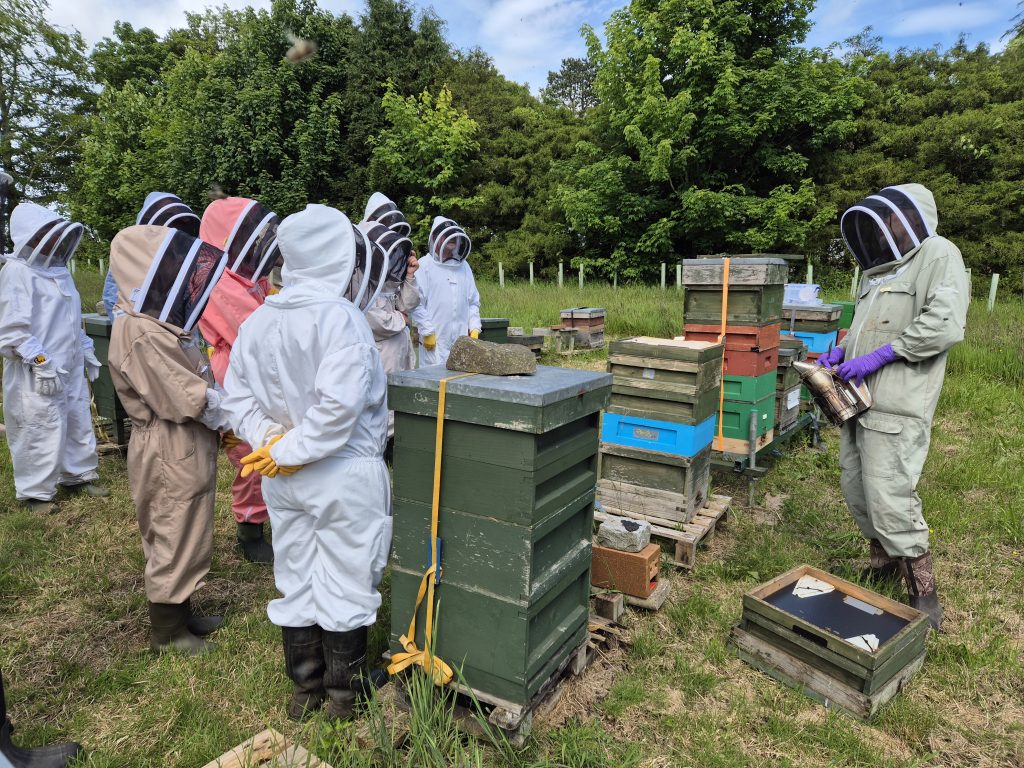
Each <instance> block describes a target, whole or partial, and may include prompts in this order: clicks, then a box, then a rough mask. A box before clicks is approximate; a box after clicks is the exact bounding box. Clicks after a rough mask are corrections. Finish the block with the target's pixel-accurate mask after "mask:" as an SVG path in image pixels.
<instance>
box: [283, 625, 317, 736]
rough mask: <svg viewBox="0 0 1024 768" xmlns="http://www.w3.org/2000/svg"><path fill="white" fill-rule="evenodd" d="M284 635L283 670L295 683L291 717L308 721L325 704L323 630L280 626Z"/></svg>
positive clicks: (314, 626)
mask: <svg viewBox="0 0 1024 768" xmlns="http://www.w3.org/2000/svg"><path fill="white" fill-rule="evenodd" d="M281 636H282V637H283V638H284V671H285V674H287V675H288V678H289V679H290V680H291V681H292V682H293V683H295V690H294V692H293V693H292V700H291V701H290V702H289V703H288V717H289V719H291V720H305V719H306V718H307V717H308V716H309V715H311V714H313V713H314V712H315V711H316V710H318V709H320V707H322V706H323V703H324V701H325V700H326V698H327V693H326V691H325V690H324V638H323V630H322V629H320V627H319V626H317V625H316V624H314V625H313V626H311V627H281Z"/></svg>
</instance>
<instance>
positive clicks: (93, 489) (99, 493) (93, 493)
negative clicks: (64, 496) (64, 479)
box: [61, 480, 110, 499]
mask: <svg viewBox="0 0 1024 768" xmlns="http://www.w3.org/2000/svg"><path fill="white" fill-rule="evenodd" d="M61 487H62V488H63V489H64V490H65V491H67V492H68V493H69V494H71V495H72V496H77V495H78V494H80V493H84V494H85V495H86V496H89V497H91V498H94V499H105V498H107V496H109V495H110V489H109V488H106V487H104V486H102V485H97V484H96V483H94V482H92V481H91V480H90V481H88V482H85V483H78V484H77V485H64V486H61Z"/></svg>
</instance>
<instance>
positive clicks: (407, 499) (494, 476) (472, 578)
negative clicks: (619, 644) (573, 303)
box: [388, 366, 611, 706]
mask: <svg viewBox="0 0 1024 768" xmlns="http://www.w3.org/2000/svg"><path fill="white" fill-rule="evenodd" d="M450 376H452V373H451V372H450V371H447V370H445V368H444V367H443V366H431V367H428V368H419V369H417V370H414V371H403V372H401V373H395V374H392V375H391V376H390V377H389V379H388V382H389V387H388V405H390V406H391V407H392V408H394V410H395V473H394V518H393V520H394V542H393V545H392V566H393V567H392V575H391V610H392V614H391V646H392V650H393V651H399V650H401V648H402V646H401V643H400V640H399V637H400V636H401V635H402V634H404V633H405V632H406V627H408V625H409V620H410V618H411V617H412V612H413V608H414V606H415V605H416V600H417V592H418V589H419V587H420V581H421V578H422V577H423V574H424V573H425V572H426V571H427V570H428V568H429V566H430V550H431V546H430V528H431V500H432V493H433V488H434V452H435V436H436V427H437V403H438V391H439V383H440V380H441V379H442V378H447V377H450ZM610 390H611V377H610V376H609V375H608V374H607V373H599V372H593V371H579V370H574V369H570V368H549V367H547V366H538V368H537V373H536V374H535V375H533V376H509V377H499V376H466V377H462V378H457V379H455V380H453V381H450V382H448V383H447V398H446V402H445V423H444V444H443V448H442V459H443V460H442V464H441V476H440V486H441V487H440V515H439V531H440V537H441V539H442V540H443V544H442V546H441V547H440V550H441V553H440V559H441V566H442V568H443V576H442V578H441V582H440V585H439V586H438V587H437V589H438V599H439V605H440V607H439V613H438V618H437V623H436V625H435V630H436V632H437V641H436V644H435V645H434V650H435V651H436V653H437V654H438V655H439V656H440V657H441V658H442V659H445V660H446V661H448V662H449V663H450V664H451V665H452V666H453V667H458V668H459V669H460V670H461V675H462V677H461V680H460V682H461V681H462V680H464V681H465V684H466V685H467V686H469V687H470V688H472V689H473V692H474V694H475V695H476V696H477V698H478V699H480V700H481V701H486V702H489V703H496V702H512V703H514V704H516V705H520V706H526V705H529V704H530V702H532V701H533V700H534V697H535V696H536V695H537V694H538V692H539V691H540V690H541V688H542V687H543V686H544V684H545V683H547V682H548V681H549V680H550V679H551V677H552V675H555V674H556V673H557V671H558V670H559V669H561V668H562V667H563V665H564V664H565V662H566V660H567V659H568V658H569V657H570V655H571V654H572V653H573V652H574V651H575V650H576V649H578V648H579V647H580V646H581V644H583V643H584V642H586V640H587V637H588V630H587V627H588V624H587V620H588V614H589V597H590V562H591V534H592V528H593V519H594V515H593V512H594V487H595V485H596V482H597V463H598V456H597V454H598V442H599V422H600V412H601V409H602V408H604V407H605V406H606V405H607V403H608V396H609V394H610ZM425 611H426V606H425V605H420V609H419V614H418V621H417V625H416V631H417V636H416V644H417V646H418V647H419V648H421V649H422V648H423V647H424V645H423V631H424V621H425Z"/></svg>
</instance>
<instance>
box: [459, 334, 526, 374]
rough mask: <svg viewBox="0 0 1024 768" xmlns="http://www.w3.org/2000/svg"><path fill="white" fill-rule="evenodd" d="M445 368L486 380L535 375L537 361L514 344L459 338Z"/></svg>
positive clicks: (465, 337) (467, 337)
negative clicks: (482, 374) (490, 377)
mask: <svg viewBox="0 0 1024 768" xmlns="http://www.w3.org/2000/svg"><path fill="white" fill-rule="evenodd" d="M447 368H448V370H449V371H463V372H465V373H485V374H487V375H489V376H521V375H532V374H534V373H536V372H537V358H535V357H534V356H533V352H531V351H530V350H528V349H527V348H526V347H520V346H519V345H517V344H495V343H494V342H492V341H483V340H481V339H473V338H470V337H469V336H462V337H460V338H459V339H458V341H456V342H455V344H454V345H452V351H451V352H450V353H449V355H448V363H447Z"/></svg>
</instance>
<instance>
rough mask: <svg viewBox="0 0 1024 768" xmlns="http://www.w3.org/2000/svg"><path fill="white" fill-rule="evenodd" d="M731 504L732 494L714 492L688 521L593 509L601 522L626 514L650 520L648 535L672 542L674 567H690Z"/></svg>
mask: <svg viewBox="0 0 1024 768" xmlns="http://www.w3.org/2000/svg"><path fill="white" fill-rule="evenodd" d="M731 506H732V498H731V497H729V496H720V495H713V496H711V497H710V499H709V500H708V504H707V506H706V507H703V508H701V509H700V510H698V512H697V514H696V515H695V516H694V517H693V519H692V520H691V521H690V522H688V523H678V522H675V521H672V520H665V519H663V518H659V517H656V516H653V515H646V514H640V513H637V512H631V511H630V510H627V509H615V510H613V513H614V514H609V512H608V511H607V509H606V510H605V511H602V510H597V511H595V512H594V520H597V521H599V522H604V521H605V520H608V519H609V518H611V517H629V518H632V519H634V520H646V521H647V522H649V523H650V524H651V536H656V537H658V538H660V539H667V540H668V541H671V542H673V543H674V544H675V556H674V557H673V558H672V565H674V566H676V567H677V568H684V569H686V570H691V569H692V568H693V566H694V563H695V562H696V559H697V547H698V546H700V545H701V544H702V543H703V544H708V543H710V542H711V540H712V539H713V538H714V535H715V529H716V528H717V527H718V524H719V523H725V522H726V521H727V519H728V516H729V508H730V507H731Z"/></svg>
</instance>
